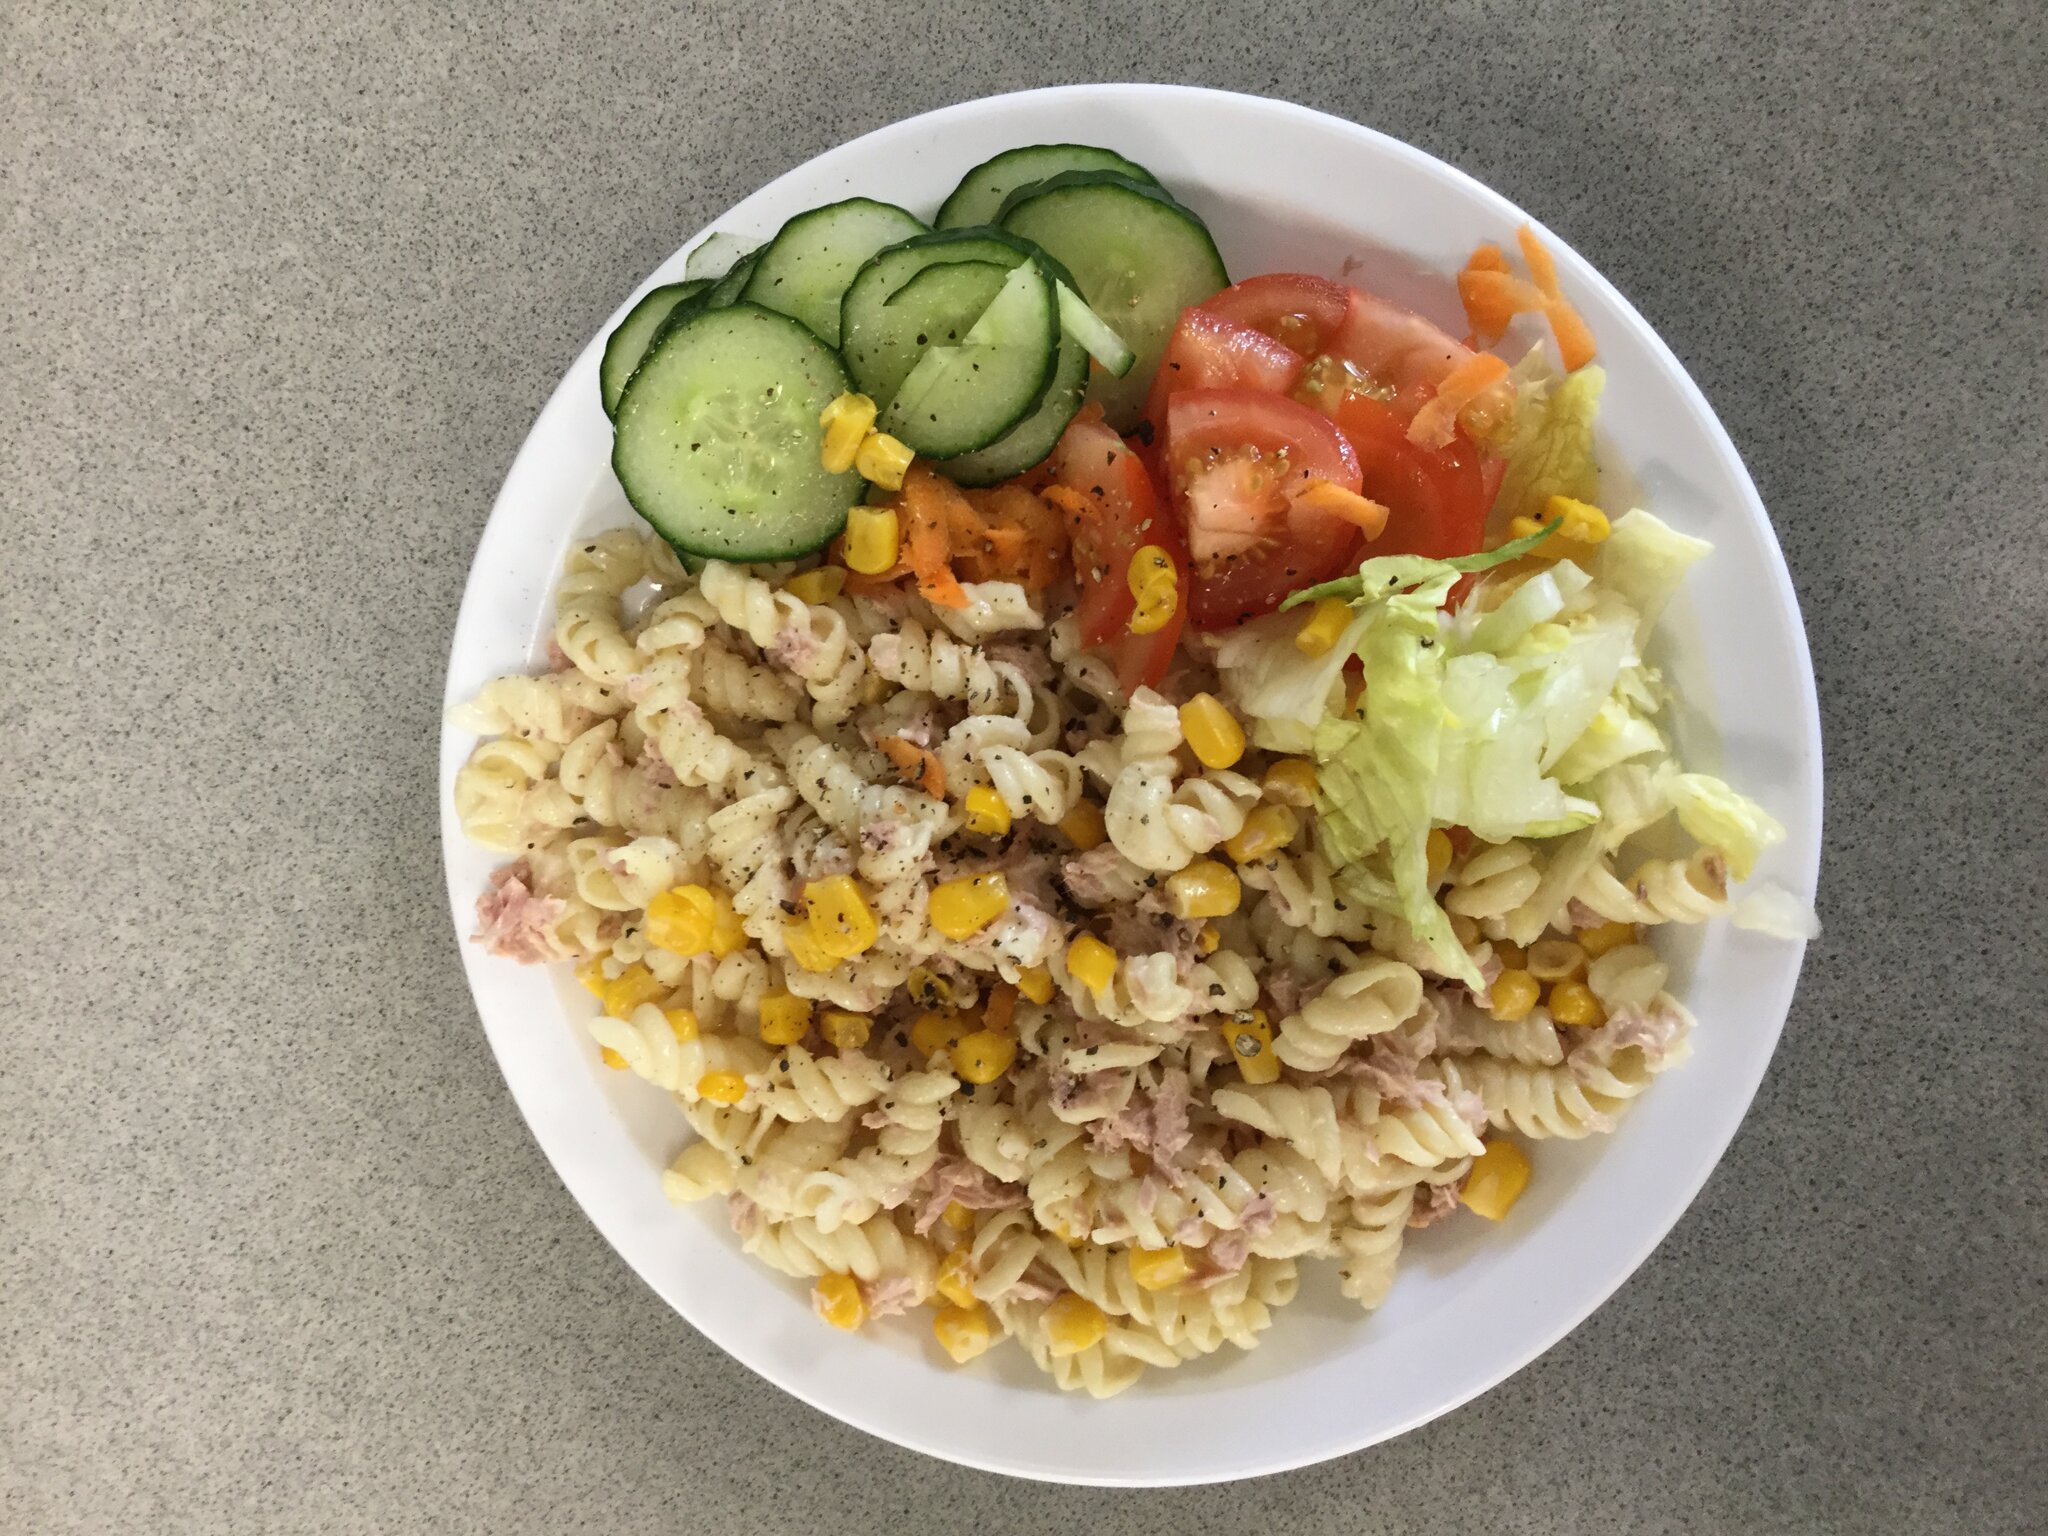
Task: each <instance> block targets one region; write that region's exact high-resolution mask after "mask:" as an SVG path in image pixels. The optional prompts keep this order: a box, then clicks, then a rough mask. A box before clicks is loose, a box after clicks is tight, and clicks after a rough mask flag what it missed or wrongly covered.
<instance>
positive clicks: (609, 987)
mask: <svg viewBox="0 0 2048 1536" xmlns="http://www.w3.org/2000/svg"><path fill="white" fill-rule="evenodd" d="M666 991H668V988H667V987H665V986H663V985H662V984H661V983H660V982H658V981H656V980H655V979H654V973H653V972H652V971H650V970H648V969H647V967H646V966H644V965H637V964H635V965H629V966H627V967H626V968H625V969H624V970H623V971H621V972H619V974H618V975H616V976H614V977H613V978H612V979H611V980H610V981H608V982H606V983H605V988H604V1011H605V1012H606V1013H608V1014H610V1015H611V1016H612V1017H613V1018H615V1019H623V1018H625V1017H626V1015H628V1014H629V1013H631V1012H632V1011H633V1010H634V1009H635V1008H638V1007H639V1006H640V1005H641V1004H642V1003H651V1002H653V1001H654V1000H655V999H656V998H657V997H660V996H661V995H662V994H663V993H664V992H666Z"/></svg>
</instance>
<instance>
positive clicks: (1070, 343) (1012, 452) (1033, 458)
mask: <svg viewBox="0 0 2048 1536" xmlns="http://www.w3.org/2000/svg"><path fill="white" fill-rule="evenodd" d="M1087 393H1088V349H1087V348H1086V347H1084V346H1082V345H1081V343H1080V342H1078V341H1076V340H1075V339H1074V333H1073V332H1072V331H1067V332H1064V333H1063V334H1062V335H1061V337H1060V355H1059V361H1058V362H1057V363H1055V364H1054V365H1053V374H1052V383H1051V384H1050V385H1049V386H1048V387H1047V389H1046V391H1045V393H1044V394H1043V395H1041V396H1040V397H1039V400H1038V405H1037V408H1036V409H1034V410H1033V411H1032V413H1031V414H1030V415H1029V416H1027V417H1025V418H1024V419H1023V420H1022V421H1020V422H1019V423H1017V425H1016V426H1014V427H1012V428H1010V430H1009V431H1008V432H1005V433H1004V434H1003V435H1002V436H1001V437H999V438H997V439H996V440H995V441H994V442H992V443H990V444H989V445H988V446H987V447H986V448H981V449H977V450H976V451H975V452H973V453H966V454H960V455H958V456H956V457H954V458H950V459H934V460H932V468H934V469H936V470H937V471H938V472H939V473H940V474H942V475H944V476H946V477H947V478H948V479H949V480H951V481H953V483H954V484H956V485H994V484H996V483H997V482H998V481H1002V480H1007V479H1009V478H1010V477H1011V476H1012V475H1021V474H1023V473H1024V471H1025V470H1027V469H1030V468H1031V467H1032V466H1033V465H1035V464H1040V463H1043V462H1044V460H1045V457H1046V455H1047V454H1049V453H1051V452H1052V450H1053V446H1054V445H1055V444H1056V443H1058V442H1059V440H1060V434H1061V433H1062V432H1064V431H1066V430H1067V423H1068V422H1070V421H1072V420H1073V419H1074V413H1075V412H1076V411H1078V410H1080V409H1081V399H1082V397H1083V396H1084V395H1086V394H1087Z"/></svg>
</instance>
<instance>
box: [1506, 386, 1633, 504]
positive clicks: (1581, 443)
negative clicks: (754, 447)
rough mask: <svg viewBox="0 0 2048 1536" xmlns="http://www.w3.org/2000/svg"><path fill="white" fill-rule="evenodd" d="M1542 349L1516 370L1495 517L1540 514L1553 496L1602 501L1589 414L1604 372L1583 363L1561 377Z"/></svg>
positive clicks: (1596, 403) (1592, 412) (1595, 408)
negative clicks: (1545, 360) (1547, 365)
mask: <svg viewBox="0 0 2048 1536" xmlns="http://www.w3.org/2000/svg"><path fill="white" fill-rule="evenodd" d="M1541 353H1542V349H1541V348H1540V347H1539V348H1538V349H1537V350H1536V351H1534V352H1532V353H1530V355H1529V356H1528V357H1526V358H1524V359H1523V360H1522V362H1521V363H1520V364H1519V365H1518V366H1517V367H1516V369H1515V380H1516V386H1517V387H1516V395H1515V424H1514V431H1513V433H1512V435H1511V436H1510V437H1509V439H1508V443H1507V447H1506V458H1507V469H1506V471H1505V472H1504V473H1503V474H1502V476H1501V482H1500V495H1499V496H1498V497H1496V498H1495V500H1494V504H1493V507H1494V510H1493V515H1494V516H1495V517H1496V518H1502V519H1505V518H1511V517H1540V516H1542V515H1543V511H1544V509H1545V507H1546V506H1547V505H1548V504H1549V501H1550V498H1551V497H1553V496H1570V497H1573V498H1575V499H1576V500H1579V501H1587V502H1592V503H1594V504H1595V505H1597V504H1598V503H1599V500H1600V472H1599V469H1598V467H1597V466H1596V465H1595V464H1594V462H1593V418H1594V416H1595V415H1596V414H1597V413H1598V412H1599V409H1600V394H1601V391H1602V390H1604V389H1605V388H1606V387H1607V375H1606V373H1605V372H1604V371H1603V370H1601V369H1600V368H1598V367H1593V366H1587V367H1585V368H1581V369H1579V370H1578V372H1576V373H1572V374H1568V375H1566V376H1565V377H1563V378H1559V377H1558V376H1557V375H1555V374H1552V373H1550V372H1549V371H1548V369H1547V368H1545V367H1544V366H1543V365H1542V357H1541Z"/></svg>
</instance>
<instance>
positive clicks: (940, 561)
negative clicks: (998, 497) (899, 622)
mask: <svg viewBox="0 0 2048 1536" xmlns="http://www.w3.org/2000/svg"><path fill="white" fill-rule="evenodd" d="M959 498H960V492H959V490H958V489H957V488H956V487H955V486H954V485H953V483H952V482H951V481H950V480H946V479H943V478H941V476H940V475H939V474H938V473H937V472H936V471H935V470H933V469H932V468H931V466H929V465H928V464H926V463H925V462H924V460H922V459H914V460H912V461H911V465H910V469H909V472H908V473H906V474H905V475H904V477H903V489H902V490H900V491H898V492H897V493H896V506H897V510H898V511H899V512H900V513H901V514H902V518H903V563H904V564H906V565H908V566H909V567H910V569H911V572H912V573H913V574H914V575H915V576H916V577H917V590H918V592H919V593H920V594H921V595H922V596H923V598H924V599H925V601H926V602H928V603H933V604H935V605H937V606H938V607H940V608H965V607H966V606H967V594H966V593H965V592H963V591H961V590H960V581H959V578H957V577H956V576H954V574H953V567H952V564H951V562H950V561H949V559H948V555H949V553H950V551H951V548H952V538H951V527H952V522H953V503H954V502H955V501H957V500H958V499H959Z"/></svg>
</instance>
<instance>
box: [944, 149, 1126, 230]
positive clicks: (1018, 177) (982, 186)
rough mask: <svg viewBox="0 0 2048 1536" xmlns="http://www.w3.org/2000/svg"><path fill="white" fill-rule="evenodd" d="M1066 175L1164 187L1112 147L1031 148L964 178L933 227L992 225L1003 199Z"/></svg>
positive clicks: (1009, 152)
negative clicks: (1112, 175)
mask: <svg viewBox="0 0 2048 1536" xmlns="http://www.w3.org/2000/svg"><path fill="white" fill-rule="evenodd" d="M1062 171H1116V172H1118V173H1119V174H1121V175H1124V176H1128V177H1129V178H1130V179H1131V180H1132V181H1136V182H1141V183H1143V184H1145V185H1147V186H1157V185H1158V184H1159V182H1158V178H1156V177H1155V176H1154V175H1153V174H1152V173H1151V172H1150V171H1148V170H1146V169H1145V168H1144V167H1143V166H1142V165H1138V164H1136V163H1135V162H1133V161H1130V160H1126V159H1125V158H1124V157H1123V156H1122V155H1120V154H1118V153H1117V152H1116V151H1115V150H1113V149H1102V148H1100V147H1098V146H1096V145H1093V144H1030V145H1026V146H1025V147H1024V148H1022V149H1006V150H1004V151H1003V152H1002V153H1001V154H1000V155H997V156H995V157H994V158H993V159H990V160H984V161H982V162H981V164H979V165H977V166H976V167H975V168H974V169H973V170H971V171H969V172H968V173H967V174H966V175H965V176H962V177H961V178H960V185H959V186H957V187H955V188H954V189H953V192H952V195H951V196H949V197H948V198H947V199H946V201H945V202H944V203H942V204H941V205H940V207H939V215H938V217H937V218H935V219H933V220H932V223H933V225H934V226H936V227H937V228H939V229H965V228H968V227H970V226H972V225H975V224H993V223H995V222H996V215H997V213H998V212H1000V211H1001V209H1002V206H1003V199H1004V198H1006V197H1008V196H1009V195H1010V194H1011V193H1012V192H1014V191H1016V190H1017V189H1018V188H1019V187H1028V186H1030V185H1031V183H1033V182H1034V181H1044V180H1045V179H1046V178H1047V177H1049V176H1057V175H1059V174H1060V172H1062Z"/></svg>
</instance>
